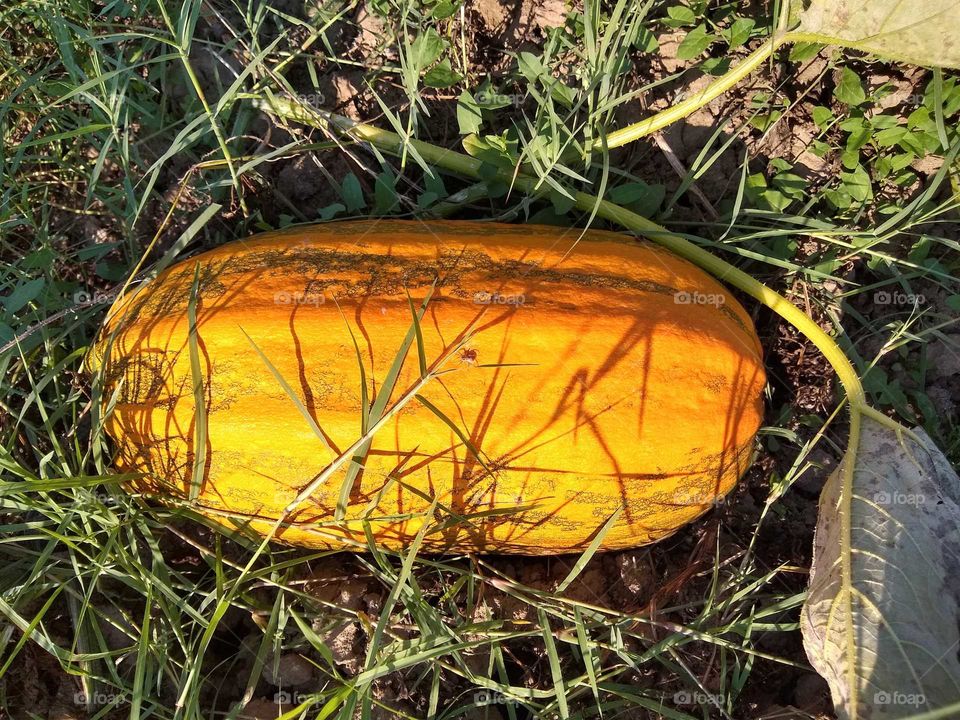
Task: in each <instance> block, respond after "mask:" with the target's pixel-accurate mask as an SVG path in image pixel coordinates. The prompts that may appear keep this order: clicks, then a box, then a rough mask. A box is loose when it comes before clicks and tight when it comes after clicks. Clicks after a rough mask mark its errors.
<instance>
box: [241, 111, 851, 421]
mask: <svg viewBox="0 0 960 720" xmlns="http://www.w3.org/2000/svg"><path fill="white" fill-rule="evenodd" d="M255 104H256V105H258V106H259V107H260V108H261V109H263V110H265V111H268V112H272V113H274V114H275V115H277V116H279V117H282V118H284V119H287V120H292V121H294V122H298V123H302V124H304V125H310V126H313V127H319V128H322V129H326V130H330V131H333V132H337V133H340V134H343V135H346V136H348V137H350V138H352V139H353V140H356V141H359V142H367V143H370V144H371V145H373V146H374V147H376V148H377V149H379V150H382V151H384V152H388V153H390V154H393V155H401V154H402V153H403V152H404V150H406V151H407V152H410V151H411V150H412V151H414V152H415V153H416V154H417V155H419V156H420V157H421V158H423V160H424V162H426V163H427V164H428V165H432V166H436V167H439V168H442V169H444V170H446V171H448V172H452V173H454V174H457V175H460V176H462V177H465V178H469V179H472V180H477V181H479V180H480V179H481V175H480V167H481V165H482V163H481V161H480V160H478V159H476V158H473V157H470V156H469V155H464V154H463V153H459V152H456V151H454V150H448V149H446V148H441V147H437V146H436V145H432V144H431V143H427V142H424V141H422V140H414V139H407V138H403V137H401V136H400V135H397V134H396V133H393V132H390V131H387V130H381V129H380V128H377V127H374V126H372V125H367V124H365V123H360V122H355V121H353V120H350V119H348V118H345V117H342V116H340V115H335V114H333V113H328V112H324V111H320V110H315V109H313V108H308V107H305V106H303V105H300V104H298V103H295V102H292V101H290V100H288V99H286V98H280V97H276V96H273V95H269V100H268V101H255ZM498 179H500V180H502V181H503V182H505V183H510V184H512V185H513V186H514V187H516V188H518V189H520V190H522V191H523V192H524V193H526V194H528V195H538V194H541V193H542V188H541V187H538V181H537V179H536V178H534V177H530V176H527V175H523V174H522V173H518V174H514V173H513V171H512V170H499V171H498ZM570 194H571V196H572V197H573V198H574V201H575V203H576V206H577V207H578V208H579V209H580V210H583V211H584V212H595V213H596V216H597V217H600V218H603V219H605V220H609V221H611V222H613V223H616V224H618V225H620V226H622V227H624V228H626V229H628V230H631V231H632V232H635V233H637V234H638V235H643V236H645V237H649V238H650V239H651V240H653V241H655V242H656V243H658V244H660V245H663V246H664V247H666V248H667V249H669V250H671V251H672V252H674V253H676V254H677V255H680V256H681V257H684V258H686V259H687V260H690V261H691V262H693V263H694V264H695V265H698V266H700V267H702V268H703V269H704V270H706V271H707V272H709V273H711V274H713V275H715V276H716V277H717V278H718V279H720V280H722V281H724V282H726V283H729V284H730V285H733V286H734V287H736V288H738V289H740V290H742V291H743V292H745V293H746V294H748V295H750V296H751V297H753V298H754V299H756V300H757V301H759V302H761V303H762V304H764V305H766V306H767V307H769V308H770V309H771V310H773V311H774V312H775V313H777V314H778V315H780V316H781V317H782V318H784V319H785V320H786V321H787V322H789V323H790V324H791V325H793V326H794V327H796V328H797V329H798V330H800V332H802V333H803V334H804V335H805V336H806V337H807V338H808V339H809V340H810V341H811V342H812V343H813V344H814V345H816V346H817V348H818V349H819V350H820V352H822V353H823V355H824V357H826V359H827V361H828V362H829V363H830V365H831V366H832V367H833V368H834V370H835V371H836V372H837V375H838V376H839V378H840V383H841V384H842V385H843V388H844V390H845V391H846V395H847V399H848V401H849V402H850V404H851V406H854V407H861V406H863V405H865V404H866V401H865V396H864V392H863V386H862V385H861V384H860V378H859V376H858V374H857V371H856V369H854V367H853V365H852V364H851V363H850V361H849V360H848V359H847V356H846V355H845V354H844V352H843V350H841V349H840V347H839V346H838V345H837V343H836V342H835V341H834V340H833V338H831V337H830V336H829V335H828V334H827V333H826V332H824V331H823V330H822V329H820V327H819V326H818V325H817V324H816V323H815V322H813V320H811V319H810V318H809V317H808V316H807V315H806V314H805V313H803V312H802V311H801V310H800V309H799V308H797V307H796V306H795V305H794V304H793V303H791V302H790V301H789V300H787V299H786V298H785V297H783V296H782V295H780V294H779V293H777V292H775V291H773V290H771V289H770V288H768V287H767V286H766V285H764V284H763V283H761V282H759V281H758V280H756V279H755V278H753V277H751V276H750V275H748V274H747V273H745V272H743V271H742V270H740V269H738V268H736V267H734V266H733V265H731V264H730V263H728V262H726V261H725V260H721V259H720V258H718V257H716V256H715V255H713V254H712V253H710V252H708V251H707V250H704V249H703V248H701V247H699V246H697V245H694V244H693V243H692V242H690V241H689V240H687V239H686V238H684V237H681V236H680V235H677V234H676V233H672V232H670V231H669V230H667V229H666V228H664V227H663V226H662V225H658V224H657V223H655V222H653V221H652V220H648V219H647V218H645V217H643V216H642V215H638V214H637V213H635V212H632V211H630V210H627V209H626V208H623V207H621V206H619V205H617V204H615V203H612V202H609V201H608V200H602V199H600V198H598V197H596V196H595V195H590V194H589V193H585V192H579V191H570Z"/></svg>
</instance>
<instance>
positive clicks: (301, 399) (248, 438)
mask: <svg viewBox="0 0 960 720" xmlns="http://www.w3.org/2000/svg"><path fill="white" fill-rule="evenodd" d="M195 272H198V285H197V291H196V294H195V311H196V317H197V329H196V334H195V337H196V343H195V347H196V349H197V351H198V352H197V357H198V358H199V367H200V372H201V378H198V379H202V382H203V385H202V388H203V396H204V406H203V408H202V412H201V414H200V417H201V420H200V422H201V423H202V425H201V427H203V428H204V429H205V435H206V439H205V444H204V448H203V452H202V453H201V458H202V460H203V462H202V464H199V463H195V461H196V459H197V456H196V455H195V452H194V444H195V435H196V434H197V424H198V413H197V407H196V404H195V395H194V392H193V387H194V373H193V371H192V369H191V358H190V355H191V352H190V344H191V343H190V330H189V318H188V315H189V306H190V299H191V295H192V287H193V283H194V274H195ZM428 296H429V300H428V301H427V302H426V307H425V311H424V312H423V316H422V319H421V321H420V322H419V330H420V334H421V335H422V347H423V349H424V357H425V359H426V361H427V364H428V371H429V372H430V373H432V374H431V379H430V380H429V381H427V382H425V383H421V384H422V388H420V389H419V391H418V392H417V394H418V395H419V396H420V397H419V398H413V399H411V393H410V390H411V388H415V386H417V384H418V382H420V381H421V367H420V362H419V355H418V351H417V347H418V344H417V342H416V340H415V336H416V332H415V329H414V323H413V314H412V312H413V311H412V308H411V302H412V304H413V305H414V306H415V307H417V308H420V307H421V306H422V305H423V303H424V301H425V300H426V299H427V298H428ZM354 339H355V340H356V343H357V345H358V347H359V356H360V360H359V361H358V356H357V349H356V348H355V346H354ZM405 340H406V341H407V343H408V344H407V347H408V352H407V353H406V356H405V361H404V362H403V364H402V368H401V369H400V372H399V375H398V376H397V377H396V381H395V383H394V384H393V387H392V388H390V396H389V401H388V402H386V403H385V408H387V409H389V408H391V407H392V406H394V405H396V404H398V403H399V404H400V407H399V410H396V411H393V412H392V413H391V414H390V415H389V417H388V420H387V421H386V422H385V423H383V426H382V427H381V428H380V429H379V430H378V431H377V432H376V433H375V434H374V435H373V438H372V445H371V447H370V449H369V452H368V453H367V454H366V455H365V457H363V460H362V469H359V468H357V469H359V472H356V470H357V469H355V471H354V472H355V478H354V480H353V482H352V484H349V485H345V483H344V480H345V478H346V473H347V472H348V469H349V467H350V463H349V462H344V463H342V464H341V465H340V467H339V468H338V469H337V471H336V472H333V473H328V475H329V476H328V477H326V478H325V479H324V480H323V482H318V481H317V478H318V477H320V476H321V474H322V473H324V470H325V469H326V468H329V467H330V465H331V463H333V462H334V461H335V460H336V459H337V458H338V457H340V456H341V455H343V453H344V451H345V450H346V449H348V448H350V447H351V445H352V444H354V443H355V442H356V441H357V440H358V439H359V438H360V437H361V435H362V433H363V428H366V427H369V425H371V424H372V421H371V423H363V422H362V417H363V415H364V412H365V408H364V406H363V397H364V393H363V392H362V391H361V372H360V362H361V361H362V364H363V367H364V376H365V380H366V396H367V399H368V405H369V403H371V402H373V401H374V399H375V398H377V397H378V394H379V393H381V392H386V391H385V390H383V388H384V385H385V381H387V379H388V374H389V372H390V369H391V366H393V365H394V361H395V359H396V358H397V356H398V352H400V349H401V348H402V347H403V346H404V342H405ZM261 353H262V354H261ZM100 368H102V371H103V382H104V398H105V401H107V400H108V399H109V398H110V397H111V396H112V395H113V394H114V393H117V398H116V405H115V407H114V409H113V412H112V413H111V414H110V415H109V417H108V419H107V424H106V429H107V431H108V433H109V434H110V435H111V436H112V437H113V439H114V440H115V441H116V445H117V450H118V454H117V457H116V466H117V468H118V469H120V470H122V471H125V472H139V473H142V477H141V479H139V480H136V481H134V482H133V483H132V485H133V487H134V489H135V490H137V491H139V492H143V493H145V494H147V495H148V496H151V497H154V498H156V499H158V500H160V501H163V502H184V503H187V504H190V505H192V506H193V507H194V508H195V509H196V510H197V511H199V512H200V513H202V514H204V515H206V516H209V517H210V518H213V519H215V520H216V521H218V522H219V523H222V524H226V525H231V526H242V527H246V528H248V529H251V530H253V531H255V532H257V533H261V534H265V533H269V532H272V531H274V530H275V537H276V539H277V540H279V541H281V542H285V543H290V544H295V545H303V546H311V547H317V548H337V547H357V548H360V547H365V546H366V540H365V527H366V528H367V529H369V531H370V532H371V533H372V536H373V537H374V538H375V539H376V540H377V541H378V543H380V544H382V545H384V546H386V547H392V548H402V547H405V546H407V545H409V543H410V542H411V541H412V539H413V538H414V536H415V535H416V534H417V533H418V531H419V530H420V529H421V528H423V527H424V526H426V530H425V534H424V536H423V548H424V549H426V550H429V551H443V550H452V551H461V552H468V551H470V552H474V551H476V552H504V553H521V554H548V553H564V552H572V551H577V550H581V549H583V548H585V547H586V546H588V545H589V544H590V542H591V540H592V539H593V538H594V537H595V536H596V534H597V533H598V531H599V530H600V529H601V528H602V527H603V526H604V525H605V524H607V520H608V519H610V518H611V517H612V516H614V515H615V514H616V515H617V517H616V519H615V520H613V521H612V522H611V523H609V524H608V525H609V526H608V527H607V528H606V531H605V534H604V536H603V538H602V542H601V544H600V547H601V549H613V548H624V547H630V546H636V545H642V544H645V543H650V542H653V541H656V540H658V539H660V538H663V537H664V536H666V535H669V534H670V533H672V532H674V531H675V530H676V529H677V528H679V527H681V526H682V525H684V524H685V523H687V522H689V521H691V520H693V519H694V518H696V517H697V516H699V515H701V514H702V513H703V512H705V511H706V510H707V509H709V508H710V507H711V506H712V505H713V503H714V502H715V500H716V499H717V498H719V497H722V496H723V495H724V494H725V493H727V492H728V491H729V490H730V489H731V488H732V487H733V486H734V485H735V484H736V482H737V479H738V478H739V477H740V476H741V474H742V473H743V472H744V470H745V469H746V468H747V466H748V464H749V463H750V461H751V457H752V447H753V438H754V435H755V433H756V431H757V428H758V426H759V424H760V422H761V417H762V407H763V406H762V398H761V393H762V390H763V387H764V383H765V378H764V371H763V365H762V359H761V349H760V344H759V341H758V339H757V336H756V333H755V331H754V329H753V325H752V323H751V320H750V317H749V315H747V313H746V312H745V311H744V310H743V308H742V307H741V306H740V305H739V304H738V303H737V302H736V301H735V300H734V298H733V297H731V296H730V295H729V294H728V293H727V291H726V290H725V289H724V288H723V286H721V285H720V284H719V283H717V282H716V281H715V280H713V279H712V278H711V277H709V276H708V275H706V274H705V273H704V272H702V271H701V270H699V269H698V268H696V267H694V266H693V265H691V264H690V263H688V262H686V261H684V260H681V259H679V258H677V257H676V256H674V255H672V254H670V253H669V252H667V251H665V250H663V249H660V248H658V247H656V246H654V245H651V244H649V243H646V242H641V241H636V240H633V239H630V238H627V237H624V236H622V235H618V234H614V233H609V232H600V231H592V230H591V231H588V232H587V233H586V234H585V235H584V236H583V237H581V231H580V230H576V229H566V230H564V229H557V228H552V227H540V226H516V225H502V224H491V223H477V222H429V223H424V222H416V221H394V220H391V221H362V222H338V223H330V224H326V225H317V226H313V227H306V228H297V229H294V230H290V231H284V232H275V233H268V234H264V235H259V236H256V237H252V238H249V239H246V240H242V241H237V242H234V243H230V244H227V245H224V246H222V247H219V248H217V249H215V250H212V251H210V252H206V253H203V254H202V255H199V256H197V257H194V258H190V259H188V260H185V261H183V262H181V263H179V264H177V265H175V266H173V267H171V268H169V269H168V270H166V271H165V272H163V273H161V274H160V275H159V276H158V277H157V278H156V279H154V280H152V281H150V282H148V283H146V284H144V285H143V286H142V287H140V288H139V289H138V290H137V291H136V292H133V293H129V294H127V295H126V296H125V297H123V298H121V299H120V300H119V301H117V303H116V304H115V305H114V307H113V308H112V309H111V312H110V315H109V316H108V321H107V323H106V326H105V328H104V331H103V334H102V336H101V338H100V340H99V341H98V344H97V346H96V347H95V349H94V352H93V353H92V354H91V369H92V370H96V369H100ZM278 374H279V376H281V377H282V379H283V381H284V382H285V383H286V385H287V388H285V387H284V385H283V383H281V381H280V380H279V379H278V377H277V375H278ZM386 384H387V385H388V386H389V384H390V383H389V382H386ZM421 398H422V400H421ZM381 399H382V400H386V399H387V397H386V396H381ZM307 416H309V419H308V417H307ZM441 416H442V417H441ZM203 418H205V420H204V419H203ZM373 419H374V420H375V419H376V418H373ZM318 430H319V432H320V433H321V434H322V435H323V436H324V439H323V440H321V439H320V438H319V437H318ZM328 445H329V447H328ZM195 464H197V465H198V474H197V475H196V476H195V475H194V465H195ZM194 477H196V479H197V481H199V486H197V485H192V483H193V478H194ZM311 483H313V484H314V485H316V487H315V488H313V490H312V492H311V493H310V494H309V496H308V497H305V498H304V499H303V500H302V502H300V503H299V504H297V505H296V507H290V508H289V510H290V512H289V513H285V512H284V509H285V508H288V506H289V505H290V504H291V502H292V501H293V500H294V499H296V498H297V497H298V494H302V491H303V490H304V489H305V488H307V489H309V488H310V487H311ZM191 490H193V495H194V497H193V498H192V499H191ZM342 490H345V493H344V494H343V495H341V491H342ZM341 497H343V498H346V499H348V502H347V503H346V506H345V509H346V512H345V515H341V519H339V520H338V519H337V517H338V515H337V512H336V507H337V502H338V498H341ZM431 507H432V508H433V509H432V511H431ZM278 520H279V521H280V522H278Z"/></svg>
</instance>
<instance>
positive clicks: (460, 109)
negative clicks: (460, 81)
mask: <svg viewBox="0 0 960 720" xmlns="http://www.w3.org/2000/svg"><path fill="white" fill-rule="evenodd" d="M482 123H483V118H482V117H481V115H480V105H479V104H478V103H477V100H476V98H474V97H473V95H471V94H470V93H469V92H467V91H466V90H464V91H463V92H462V93H460V97H459V98H458V99H457V124H458V125H459V126H460V134H461V135H470V134H472V133H476V132H478V131H479V130H480V125H481V124H482Z"/></svg>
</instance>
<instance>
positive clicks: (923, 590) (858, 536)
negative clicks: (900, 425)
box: [801, 417, 960, 720]
mask: <svg viewBox="0 0 960 720" xmlns="http://www.w3.org/2000/svg"><path fill="white" fill-rule="evenodd" d="M861 421H862V425H861V429H860V432H859V435H858V438H859V441H858V444H857V450H856V452H855V457H854V458H851V457H850V454H849V453H848V457H847V458H845V459H844V461H843V462H844V463H846V462H854V463H855V465H854V472H853V487H852V488H851V492H850V498H851V499H850V503H849V506H845V504H844V503H842V502H841V496H842V495H843V493H844V488H843V485H844V483H843V476H842V472H843V466H842V465H841V468H839V469H838V470H837V471H835V472H834V473H833V475H831V477H830V479H829V480H828V482H827V484H826V486H825V487H824V489H823V493H822V495H821V496H820V513H819V519H818V521H817V533H816V539H815V542H814V557H813V565H812V567H811V569H810V589H809V594H808V596H807V601H806V604H805V605H804V608H803V615H802V617H801V629H802V631H803V641H804V647H805V649H806V652H807V657H808V658H809V659H810V662H811V664H812V665H813V666H814V667H815V668H816V669H817V671H818V672H819V673H820V674H821V675H823V677H824V678H826V680H827V682H828V683H829V685H830V691H831V693H832V695H833V702H834V706H835V709H836V712H837V717H838V718H841V720H846V719H849V720H858V719H864V720H865V719H866V718H870V720H881V719H886V718H905V717H911V716H913V715H918V714H921V713H924V712H928V711H931V710H942V709H943V708H947V707H951V706H953V705H957V708H956V711H955V712H954V711H947V714H946V715H943V717H945V718H946V717H960V661H958V658H957V655H958V651H960V631H958V627H957V621H958V619H960V479H958V478H957V474H956V473H955V472H954V471H953V469H952V468H951V467H950V463H949V462H948V460H947V458H946V457H945V456H944V455H943V453H942V452H940V450H938V449H937V447H936V446H935V445H934V444H933V442H932V441H931V440H930V439H929V438H928V437H927V436H926V434H925V433H924V432H923V430H919V429H918V430H915V431H914V433H915V436H916V437H917V438H918V439H919V440H920V443H918V442H916V441H914V440H912V439H909V438H908V437H906V435H904V436H903V437H902V438H901V437H898V433H897V431H896V430H894V429H892V428H891V427H889V426H887V425H885V424H881V423H880V422H878V421H876V420H873V419H870V418H868V417H862V418H861ZM846 510H848V511H849V513H848V514H849V526H848V527H849V543H848V542H847V541H846V537H845V535H846V532H845V531H844V528H845V524H844V522H843V516H844V512H845V511H846Z"/></svg>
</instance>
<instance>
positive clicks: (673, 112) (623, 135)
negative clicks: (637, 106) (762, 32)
mask: <svg viewBox="0 0 960 720" xmlns="http://www.w3.org/2000/svg"><path fill="white" fill-rule="evenodd" d="M796 40H797V37H796V36H795V35H794V34H793V33H785V34H781V33H777V34H774V35H772V36H771V37H769V38H767V40H766V41H765V42H764V43H763V44H762V45H761V46H760V47H758V48H757V49H756V50H754V51H753V52H752V53H750V54H749V55H748V56H747V57H745V58H744V59H743V60H742V61H740V62H739V63H737V65H735V66H734V67H733V68H731V69H730V70H729V71H728V72H727V73H725V74H724V75H722V76H721V77H719V78H717V79H716V80H715V81H713V82H712V83H710V84H709V85H708V86H707V87H706V88H704V89H703V90H702V91H701V92H698V93H697V94H696V95H692V96H690V97H687V98H684V99H683V100H682V101H681V102H678V103H677V104H676V105H671V106H670V107H668V108H667V109H666V110H661V111H660V112H658V113H656V114H655V115H651V116H650V117H648V118H645V119H643V120H640V121H639V122H636V123H634V124H633V125H628V126H627V127H624V128H620V129H619V130H614V131H613V132H612V133H610V134H609V135H607V139H606V146H607V149H608V150H612V149H613V148H618V147H622V146H624V145H629V144H630V143H632V142H634V141H635V140H639V139H640V138H642V137H644V136H646V135H651V134H653V133H655V132H657V131H658V130H662V129H663V128H665V127H667V126H668V125H672V124H673V123H675V122H677V121H678V120H682V119H683V118H685V117H687V116H688V115H691V114H692V113H695V112H696V111H697V110H699V109H700V108H702V107H705V106H706V105H708V104H709V103H711V102H713V101H714V100H716V99H717V98H718V97H720V96H721V95H723V94H724V93H726V92H728V91H729V90H731V89H732V88H733V87H734V86H735V85H737V84H738V83H739V82H740V81H741V80H743V79H744V78H746V77H747V76H748V75H750V74H751V73H752V72H753V71H754V70H756V69H757V68H758V67H760V66H761V65H763V63H765V62H766V61H767V60H769V59H770V58H771V57H773V54H774V53H775V52H776V51H777V49H778V48H780V47H781V46H782V45H784V44H786V43H790V42H795V41H796ZM600 150H601V143H599V142H596V141H594V142H592V143H590V144H588V145H587V147H586V152H588V153H592V152H599V151H600Z"/></svg>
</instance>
